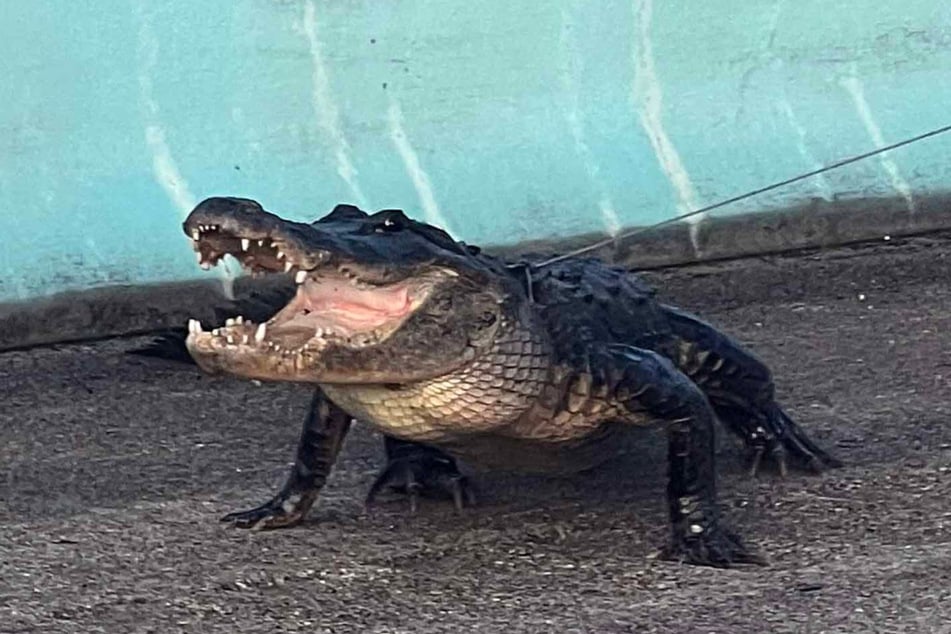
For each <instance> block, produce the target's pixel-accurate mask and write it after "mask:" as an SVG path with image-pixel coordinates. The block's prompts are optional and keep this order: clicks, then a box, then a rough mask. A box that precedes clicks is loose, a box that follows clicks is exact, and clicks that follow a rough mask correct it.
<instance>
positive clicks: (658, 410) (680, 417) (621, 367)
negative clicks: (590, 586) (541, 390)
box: [591, 346, 762, 567]
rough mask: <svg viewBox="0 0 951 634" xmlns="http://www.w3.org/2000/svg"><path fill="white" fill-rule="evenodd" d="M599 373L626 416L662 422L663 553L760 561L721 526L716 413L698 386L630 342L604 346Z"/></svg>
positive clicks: (718, 562)
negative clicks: (667, 533)
mask: <svg viewBox="0 0 951 634" xmlns="http://www.w3.org/2000/svg"><path fill="white" fill-rule="evenodd" d="M606 354H608V355H610V358H609V359H604V360H601V359H599V360H597V361H594V360H592V363H591V366H592V367H599V366H600V367H607V368H608V371H607V372H606V375H605V379H606V380H607V381H608V384H609V387H610V388H611V392H612V393H613V395H614V398H615V399H616V400H618V401H619V402H620V403H621V404H622V405H623V406H624V408H625V409H627V410H628V411H629V412H630V413H631V414H632V417H633V418H635V419H639V420H643V418H644V416H645V415H647V416H649V417H650V418H652V419H658V420H661V421H663V422H665V423H666V424H667V434H668V466H669V479H668V484H667V501H668V505H669V513H670V521H671V529H672V535H671V542H670V544H669V546H668V547H667V548H665V549H664V551H663V556H664V558H667V559H675V560H679V561H684V562H687V563H692V564H701V565H709V566H717V567H729V566H730V565H731V564H737V563H761V561H762V560H761V558H760V557H758V556H757V555H755V554H753V553H751V552H750V551H749V550H747V548H746V546H745V545H744V544H743V542H742V540H741V539H740V538H739V537H738V536H736V535H735V534H734V533H733V532H731V531H730V530H729V529H728V528H726V527H725V526H723V525H722V524H721V521H720V511H719V507H718V504H717V491H716V468H715V464H714V461H715V457H714V456H715V454H714V433H715V421H716V417H715V414H714V412H713V409H712V408H711V406H710V404H709V402H708V401H707V398H706V396H705V395H704V394H703V392H702V391H701V390H700V389H699V388H698V387H697V386H696V385H695V384H694V383H693V382H692V381H691V380H690V379H689V378H688V377H687V376H686V375H684V374H683V373H681V372H680V371H679V370H677V369H676V368H675V367H674V365H673V364H672V363H671V361H670V360H669V359H666V358H664V357H663V356H661V355H659V354H656V353H654V352H651V351H648V350H643V349H639V348H634V347H631V346H610V347H609V348H608V349H607V351H606Z"/></svg>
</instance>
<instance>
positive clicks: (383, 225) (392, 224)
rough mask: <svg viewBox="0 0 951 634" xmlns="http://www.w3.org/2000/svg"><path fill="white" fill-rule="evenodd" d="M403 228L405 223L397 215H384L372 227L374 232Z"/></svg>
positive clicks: (390, 231) (393, 230) (391, 231)
mask: <svg viewBox="0 0 951 634" xmlns="http://www.w3.org/2000/svg"><path fill="white" fill-rule="evenodd" d="M404 228H405V224H404V223H403V222H402V221H401V220H400V219H399V217H397V216H386V217H384V218H383V219H382V220H380V222H379V223H377V225H376V226H375V227H374V228H373V230H374V231H375V232H376V233H394V232H396V231H401V230H403V229H404Z"/></svg>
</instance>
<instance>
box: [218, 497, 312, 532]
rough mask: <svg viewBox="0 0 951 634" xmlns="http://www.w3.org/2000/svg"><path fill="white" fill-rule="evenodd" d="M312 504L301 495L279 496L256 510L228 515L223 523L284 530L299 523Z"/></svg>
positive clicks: (222, 519)
mask: <svg viewBox="0 0 951 634" xmlns="http://www.w3.org/2000/svg"><path fill="white" fill-rule="evenodd" d="M312 503H313V500H312V499H311V500H308V499H306V498H305V497H304V496H301V495H290V496H284V495H277V496H276V497H274V498H272V499H271V500H268V501H267V502H265V503H264V504H262V505H261V506H258V507H256V508H253V509H250V510H247V511H237V512H235V513H228V514H227V515H225V516H224V517H222V518H221V521H222V522H227V523H229V524H231V525H232V526H234V527H236V528H248V529H251V530H266V529H271V528H283V527H286V526H293V525H294V524H297V523H299V522H300V521H301V520H302V519H303V518H304V515H305V514H306V513H307V510H308V509H309V508H310V506H311V504H312Z"/></svg>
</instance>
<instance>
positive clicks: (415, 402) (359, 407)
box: [323, 386, 524, 445]
mask: <svg viewBox="0 0 951 634" xmlns="http://www.w3.org/2000/svg"><path fill="white" fill-rule="evenodd" d="M323 389H324V392H325V393H326V394H327V396H328V397H329V398H330V399H331V400H332V401H333V402H334V403H336V404H337V405H338V406H340V407H342V408H343V409H345V410H346V411H347V412H348V413H349V414H350V415H351V416H353V417H354V418H356V419H357V420H359V421H361V422H363V423H365V424H368V425H371V426H372V427H375V428H376V429H377V430H379V431H380V432H382V433H384V434H388V435H390V436H395V437H397V438H402V439H403V440H411V441H415V442H424V443H428V444H432V445H442V444H444V443H448V442H453V441H458V440H460V439H465V438H468V437H470V436H473V435H478V434H485V433H491V432H493V431H495V430H497V429H499V428H500V427H503V426H505V425H508V424H510V422H511V421H512V420H515V419H517V418H518V415H519V413H520V412H519V410H518V409H517V407H516V406H514V405H507V404H506V403H498V402H493V403H483V402H479V401H478V400H477V399H468V398H460V397H458V396H453V395H451V394H450V395H448V396H445V397H443V396H442V395H441V394H438V393H436V391H435V390H432V391H431V392H420V393H416V394H407V393H406V392H402V393H396V392H393V391H388V390H387V389H386V388H382V387H378V386H368V387H364V386H360V387H354V386H345V387H342V386H323ZM521 407H524V405H521Z"/></svg>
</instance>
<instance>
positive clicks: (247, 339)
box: [241, 333, 251, 345]
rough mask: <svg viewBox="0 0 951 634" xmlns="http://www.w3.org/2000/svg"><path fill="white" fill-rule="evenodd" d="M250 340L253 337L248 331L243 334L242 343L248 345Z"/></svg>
mask: <svg viewBox="0 0 951 634" xmlns="http://www.w3.org/2000/svg"><path fill="white" fill-rule="evenodd" d="M249 341H251V338H250V337H249V336H248V334H247V333H245V334H243V335H241V343H243V344H244V345H248V342H249Z"/></svg>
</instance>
